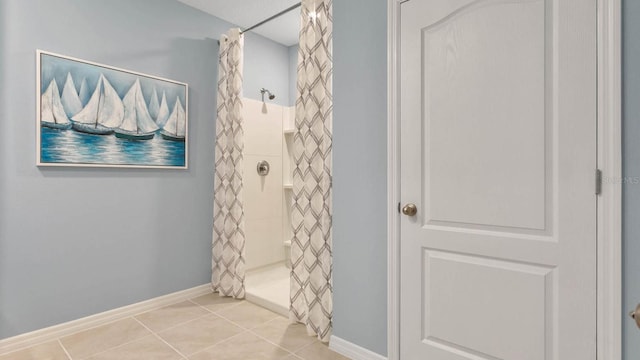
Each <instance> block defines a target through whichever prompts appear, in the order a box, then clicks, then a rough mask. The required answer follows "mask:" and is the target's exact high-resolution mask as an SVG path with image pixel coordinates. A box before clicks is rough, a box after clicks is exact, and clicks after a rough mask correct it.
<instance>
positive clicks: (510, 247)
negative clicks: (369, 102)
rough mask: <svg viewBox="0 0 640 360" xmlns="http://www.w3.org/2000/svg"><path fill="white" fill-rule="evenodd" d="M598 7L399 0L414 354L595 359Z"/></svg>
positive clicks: (408, 323)
mask: <svg viewBox="0 0 640 360" xmlns="http://www.w3.org/2000/svg"><path fill="white" fill-rule="evenodd" d="M595 5H596V3H595V1H584V0H561V1H560V0H476V1H464V0H411V1H409V2H406V3H403V5H402V19H401V23H402V30H401V31H402V34H401V49H402V50H401V51H402V52H401V137H402V140H401V198H402V200H403V201H404V202H405V203H415V204H416V205H417V207H418V213H417V215H416V216H412V217H409V216H403V217H402V220H401V256H402V261H401V274H402V276H401V356H402V358H403V359H409V360H411V359H418V358H425V359H430V360H449V359H451V360H461V359H513V360H542V359H545V360H552V359H555V360H564V359H567V360H573V359H580V360H591V359H595V333H596V328H595V325H596V324H595V316H596V306H595V305H596V304H595V299H596V297H595V291H596V284H595V279H596V276H595V270H596V268H595V266H596V263H595V259H596V238H595V223H596V218H595V214H596V197H595V194H594V170H595V168H596V163H595V159H596V132H595V129H596V107H595V104H596V97H595V96H596V81H595V79H596V62H595V61H596V44H595V39H596V35H595V34H596V6H595Z"/></svg>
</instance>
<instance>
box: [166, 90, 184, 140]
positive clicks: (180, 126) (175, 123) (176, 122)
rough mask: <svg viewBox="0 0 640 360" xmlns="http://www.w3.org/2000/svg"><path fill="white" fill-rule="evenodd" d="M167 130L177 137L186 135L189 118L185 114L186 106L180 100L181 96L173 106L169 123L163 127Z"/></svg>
mask: <svg viewBox="0 0 640 360" xmlns="http://www.w3.org/2000/svg"><path fill="white" fill-rule="evenodd" d="M162 129H163V130H164V131H165V132H167V133H169V134H171V135H174V136H176V137H184V136H185V133H186V130H187V119H186V116H185V112H184V108H183V107H182V103H181V102H180V98H177V99H176V104H175V105H174V106H173V111H171V115H170V116H169V119H168V120H167V123H166V124H165V125H164V127H163V128H162Z"/></svg>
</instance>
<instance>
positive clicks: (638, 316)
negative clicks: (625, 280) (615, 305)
mask: <svg viewBox="0 0 640 360" xmlns="http://www.w3.org/2000/svg"><path fill="white" fill-rule="evenodd" d="M629 316H631V318H632V319H633V320H635V322H636V325H638V327H639V328H640V304H638V307H636V309H635V310H633V311H632V312H630V313H629Z"/></svg>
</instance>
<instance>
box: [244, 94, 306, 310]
mask: <svg viewBox="0 0 640 360" xmlns="http://www.w3.org/2000/svg"><path fill="white" fill-rule="evenodd" d="M262 90H265V89H262ZM261 92H262V94H263V95H265V94H266V96H264V98H265V101H260V100H253V99H249V98H244V99H243V105H244V106H243V118H244V134H245V137H244V139H245V140H244V167H245V168H244V203H245V260H246V270H247V271H246V281H245V286H246V297H247V300H249V301H252V302H255V303H258V304H259V305H262V306H264V307H266V308H269V309H271V310H272V311H275V312H278V313H280V314H283V315H285V316H286V315H287V314H288V311H289V282H290V249H291V248H290V247H291V236H292V230H291V219H290V214H291V206H292V197H291V193H292V191H293V189H292V174H293V169H292V166H291V164H292V157H291V150H292V145H293V128H294V120H293V119H294V107H287V106H281V105H277V104H274V103H272V102H271V101H270V100H273V98H271V99H269V98H268V97H272V96H273V95H272V94H271V93H269V92H268V90H266V91H261ZM265 164H268V165H265ZM264 166H267V168H268V171H266V170H265V168H264Z"/></svg>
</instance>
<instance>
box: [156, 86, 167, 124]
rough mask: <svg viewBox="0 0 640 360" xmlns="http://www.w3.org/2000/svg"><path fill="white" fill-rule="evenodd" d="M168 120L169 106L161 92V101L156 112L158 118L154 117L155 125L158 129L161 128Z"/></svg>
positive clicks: (165, 96)
mask: <svg viewBox="0 0 640 360" xmlns="http://www.w3.org/2000/svg"><path fill="white" fill-rule="evenodd" d="M168 119H169V105H167V95H166V94H165V93H164V91H163V92H162V101H160V109H159V110H158V117H156V124H158V126H159V127H163V126H164V125H165V124H166V123H167V120H168Z"/></svg>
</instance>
